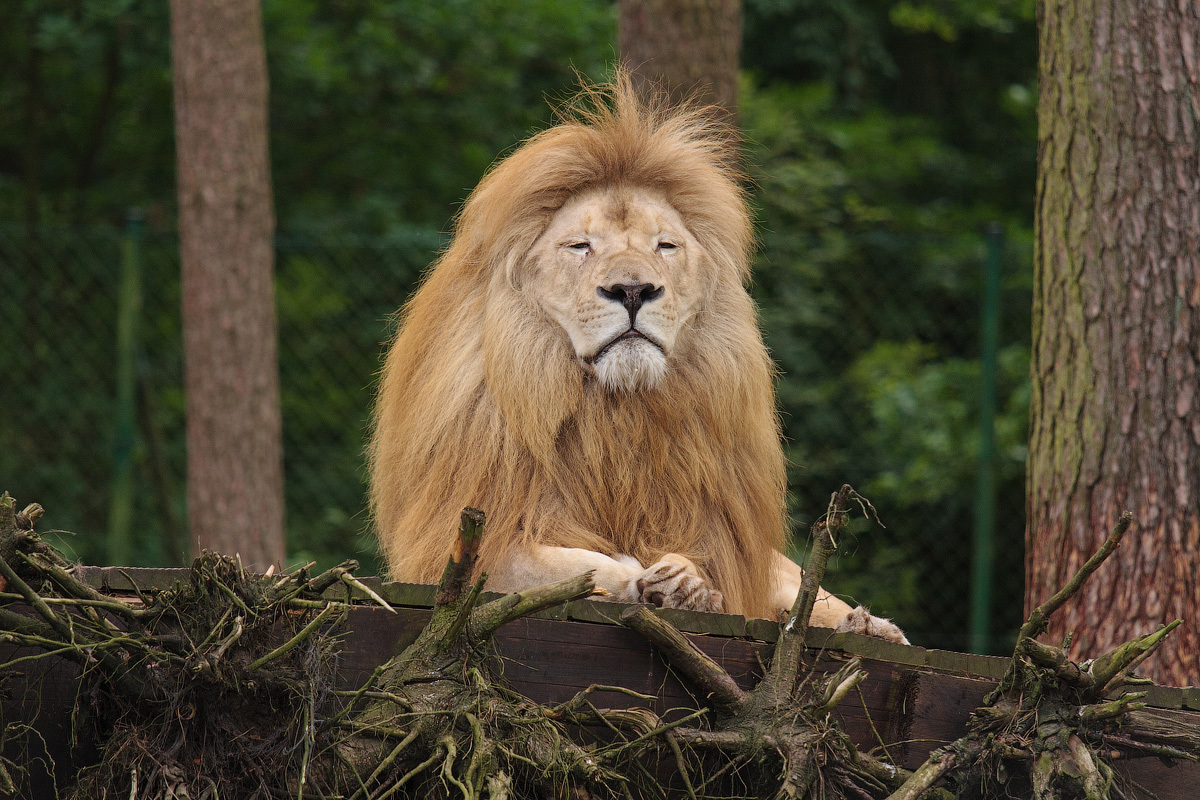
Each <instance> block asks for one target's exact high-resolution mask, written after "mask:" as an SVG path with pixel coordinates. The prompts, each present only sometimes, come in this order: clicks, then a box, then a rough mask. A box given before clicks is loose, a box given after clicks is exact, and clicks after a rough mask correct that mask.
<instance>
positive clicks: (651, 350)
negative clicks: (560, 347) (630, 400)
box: [592, 340, 667, 392]
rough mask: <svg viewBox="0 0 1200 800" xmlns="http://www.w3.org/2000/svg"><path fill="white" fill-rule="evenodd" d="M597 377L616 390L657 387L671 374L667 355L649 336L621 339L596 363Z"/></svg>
mask: <svg viewBox="0 0 1200 800" xmlns="http://www.w3.org/2000/svg"><path fill="white" fill-rule="evenodd" d="M592 366H593V368H594V369H595V370H596V377H597V378H599V379H600V383H601V384H602V385H603V386H604V388H605V389H608V390H609V391H612V392H637V391H641V390H644V389H653V388H654V387H655V386H657V385H658V384H659V383H661V382H662V380H663V378H664V377H665V376H666V374H667V358H666V356H665V355H663V352H662V350H659V349H658V347H656V346H655V345H654V344H651V343H650V342H648V341H645V340H641V341H638V340H630V341H625V342H618V343H617V344H615V345H613V346H612V347H609V348H608V349H607V350H606V351H605V352H604V355H603V356H601V358H600V359H599V360H597V361H596V362H595V363H594V364H593V365H592Z"/></svg>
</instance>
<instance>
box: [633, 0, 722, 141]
mask: <svg viewBox="0 0 1200 800" xmlns="http://www.w3.org/2000/svg"><path fill="white" fill-rule="evenodd" d="M619 6H620V19H619V21H618V24H617V50H618V52H619V53H620V54H621V63H622V64H624V65H625V67H626V68H627V69H629V71H630V72H631V73H632V74H633V76H634V80H635V81H637V82H638V84H639V85H640V86H641V87H643V88H651V89H653V88H658V87H661V88H665V89H666V90H667V91H668V92H669V93H670V96H671V99H672V100H673V101H674V102H679V101H680V100H682V99H684V98H686V97H689V96H692V95H693V93H694V94H695V96H697V97H698V98H699V99H700V100H701V101H702V102H704V103H711V104H714V105H717V106H720V107H722V108H724V109H725V110H726V111H728V112H729V114H730V116H731V118H734V119H736V117H737V94H738V59H739V57H740V55H741V50H742V4H741V0H620V3H619Z"/></svg>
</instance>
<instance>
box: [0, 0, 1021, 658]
mask: <svg viewBox="0 0 1200 800" xmlns="http://www.w3.org/2000/svg"><path fill="white" fill-rule="evenodd" d="M744 10H745V18H746V22H745V39H744V50H743V57H742V63H743V91H742V96H741V104H742V110H741V122H742V125H743V128H744V130H745V135H746V138H747V148H746V150H747V155H748V163H749V164H750V169H751V172H752V174H753V178H754V182H755V186H754V204H755V208H756V210H757V213H758V220H759V231H760V241H761V247H760V253H759V257H758V261H757V264H756V269H755V273H754V287H753V291H754V294H755V297H756V298H757V300H758V302H759V304H760V308H761V312H762V320H763V326H764V330H765V335H766V337H767V341H768V344H769V345H770V347H771V350H772V353H773V354H774V357H775V359H776V361H777V363H778V365H779V369H780V376H779V382H778V389H779V401H780V409H781V412H782V415H783V424H784V429H785V433H786V436H787V446H788V453H789V457H790V459H791V462H792V465H793V466H792V469H791V473H790V475H791V497H790V500H791V507H792V509H793V519H794V522H795V524H796V530H797V531H800V532H803V531H805V530H806V529H807V525H808V524H809V523H811V521H812V520H813V518H814V517H815V516H817V515H818V514H820V513H821V512H822V511H823V510H824V508H825V504H826V502H827V500H828V496H829V492H831V491H832V490H833V489H835V488H836V487H837V486H838V485H840V484H841V483H842V482H844V481H848V482H850V483H852V484H854V485H855V486H856V487H857V488H858V489H860V490H861V491H862V492H863V493H864V494H866V495H867V496H868V497H870V498H871V499H872V500H873V501H874V503H875V505H876V507H877V508H878V510H879V514H880V516H881V518H882V519H883V522H884V523H885V524H886V525H887V527H886V528H881V527H880V526H878V525H872V526H866V525H861V526H858V527H857V528H856V530H855V533H854V535H853V536H852V537H851V539H850V540H849V541H844V542H842V543H841V545H842V550H841V555H840V556H839V557H838V559H837V561H836V563H835V564H834V565H833V568H834V570H835V572H834V573H833V574H832V575H831V577H830V578H829V580H828V584H829V586H830V587H831V588H832V589H833V590H835V591H838V592H840V593H844V594H849V595H853V597H854V598H856V599H857V600H859V601H861V602H866V603H870V604H872V605H873V606H874V608H875V609H876V611H877V612H879V613H883V614H887V615H889V616H893V617H895V618H896V619H897V621H898V622H899V623H900V624H901V625H902V626H904V627H905V628H906V630H907V631H908V632H909V635H910V638H912V639H913V640H914V641H915V642H917V643H920V644H926V645H929V646H942V647H949V648H955V649H963V648H965V647H966V646H967V641H966V636H965V627H966V609H967V602H968V601H967V592H968V580H969V573H970V558H971V535H972V528H973V524H974V521H973V510H972V509H973V499H974V486H975V479H976V473H977V468H978V411H979V397H978V395H979V389H978V381H979V361H978V355H979V327H980V323H979V315H980V298H981V295H982V285H983V272H982V264H983V258H984V236H983V232H984V229H985V226H986V224H987V223H989V222H991V221H998V222H1000V223H1002V224H1003V226H1004V229H1005V231H1006V240H1005V251H1004V279H1003V291H1002V311H1001V325H1002V329H1001V344H1002V349H1001V358H1000V363H1001V372H1000V394H999V411H1000V415H999V418H998V420H997V427H996V431H997V454H996V468H997V480H998V484H997V485H998V500H997V509H998V511H997V542H996V553H997V562H996V570H997V572H996V585H997V592H996V598H995V601H994V603H993V608H994V623H993V630H994V631H995V632H996V636H995V641H994V642H993V643H992V646H991V647H990V648H989V649H991V650H993V651H1000V650H1002V649H1003V647H1004V644H1005V642H1006V640H1007V637H1010V636H1011V633H1012V632H1013V631H1015V628H1016V626H1017V624H1018V623H1019V620H1020V615H1021V590H1022V560H1021V559H1022V545H1021V542H1022V534H1023V528H1024V500H1023V495H1024V460H1025V441H1026V427H1027V417H1028V397H1029V389H1028V382H1029V379H1028V353H1029V306H1030V302H1029V295H1030V279H1031V268H1030V263H1031V246H1030V242H1031V238H1032V223H1031V221H1032V217H1033V213H1032V204H1033V185H1034V159H1035V131H1034V124H1035V107H1036V103H1035V99H1036V95H1037V92H1036V87H1035V85H1034V81H1035V74H1036V73H1035V64H1036V60H1035V55H1036V35H1035V28H1034V21H1033V3H1032V0H1020V1H1017V2H1007V1H1006V0H990V1H989V2H982V3H975V2H970V0H940V1H939V0H930V2H893V1H891V0H746V2H745V8H744ZM264 17H265V27H266V43H267V55H268V64H269V69H270V77H271V125H272V129H271V150H272V169H273V179H274V186H275V200H276V211H277V216H278V230H279V240H278V248H277V252H278V256H277V258H278V261H277V280H276V287H277V310H278V315H279V325H280V356H281V365H280V369H281V379H282V387H283V403H284V408H283V413H284V426H285V461H286V472H287V495H288V528H289V553H290V555H291V556H293V557H294V558H295V559H297V560H299V559H314V560H316V561H318V562H320V563H322V564H328V563H330V562H333V561H336V560H340V559H341V558H344V557H346V556H348V555H354V554H357V556H358V557H359V558H361V559H362V560H363V561H364V562H365V564H366V566H367V569H368V570H371V568H373V567H377V566H378V563H377V561H376V560H375V559H376V556H375V553H374V549H373V544H372V540H371V536H370V534H369V532H368V531H367V530H366V525H367V519H366V516H365V513H364V510H363V504H362V495H363V471H362V446H363V439H364V431H365V425H366V420H367V414H368V408H369V403H370V397H371V384H372V381H373V380H374V374H375V371H376V369H377V368H378V356H379V352H380V346H381V344H382V343H383V341H384V340H385V339H386V337H387V335H388V330H389V324H390V323H389V320H388V316H389V314H390V313H391V312H392V311H394V310H395V309H396V308H397V307H398V306H399V305H400V304H401V303H402V302H403V301H404V299H405V297H406V296H407V294H408V292H409V291H410V290H411V288H412V287H413V285H414V283H415V281H416V280H417V279H418V278H419V276H420V274H421V271H422V270H423V269H424V268H425V266H427V264H428V263H429V261H430V260H431V259H432V257H433V256H434V254H435V253H436V251H437V249H438V247H440V246H441V244H442V243H443V242H444V235H445V232H446V231H447V230H448V229H449V226H450V222H451V219H452V217H453V214H454V212H455V211H456V209H457V208H458V206H459V204H460V203H461V202H462V200H463V199H464V198H465V196H466V194H467V193H468V192H469V191H470V189H471V187H473V186H474V184H475V183H476V181H477V180H478V179H479V177H480V175H481V174H482V173H483V171H484V170H485V169H486V168H487V166H488V165H489V164H490V163H491V162H492V161H493V160H494V159H495V158H496V157H497V156H498V155H500V154H503V153H504V152H505V151H507V150H508V149H510V148H511V147H512V146H513V145H514V144H515V143H517V142H519V141H520V140H521V139H522V138H524V137H525V136H527V135H528V134H529V133H531V132H532V131H535V130H537V129H539V128H540V127H542V126H544V125H546V124H547V123H548V122H550V121H551V120H552V110H551V107H552V104H553V101H554V100H555V99H556V98H558V99H561V98H564V97H566V96H569V94H570V92H571V89H572V87H573V86H575V85H576V84H577V75H576V72H578V74H579V75H582V76H585V77H587V78H590V79H593V80H595V79H603V78H604V77H605V76H606V75H607V74H609V70H610V68H611V63H612V62H613V61H614V59H615V56H616V53H615V41H616V35H615V25H616V22H615V20H616V11H615V7H614V5H613V4H612V3H609V2H601V1H600V0H440V1H439V2H436V3H434V2H428V1H427V0H334V1H332V2H322V3H317V2H308V1H306V0H266V2H264ZM0 52H3V53H5V54H6V55H5V62H6V64H5V67H4V69H3V71H0V119H2V120H5V124H3V125H0V275H2V276H3V277H2V280H3V284H4V292H3V293H0V485H2V486H3V488H7V489H9V490H10V491H11V492H12V493H13V494H14V495H15V496H16V497H17V499H18V501H21V502H24V501H31V500H37V501H39V502H41V503H43V504H44V505H45V506H46V507H47V509H48V513H47V517H46V522H47V523H48V524H49V526H50V527H59V528H63V529H67V530H71V531H74V532H76V535H74V536H64V537H63V540H62V541H63V542H64V544H65V545H66V546H67V547H68V548H69V549H70V550H71V551H73V553H74V554H75V555H76V556H78V557H79V558H81V559H83V560H85V561H88V562H92V563H106V561H107V560H108V559H109V557H110V552H109V550H108V548H107V547H106V541H105V531H106V527H107V521H108V507H109V501H110V500H109V498H110V492H111V487H110V484H111V480H112V478H111V476H112V472H113V458H114V456H113V451H114V441H115V422H114V419H115V399H114V395H115V388H114V379H113V366H112V365H113V364H114V363H115V359H116V354H115V348H116V322H115V319H116V298H117V294H118V285H119V282H118V276H119V274H120V272H121V269H120V265H121V263H122V258H128V257H129V254H130V252H131V249H130V248H133V249H132V252H134V253H135V254H136V257H137V259H138V261H139V263H140V265H141V296H142V302H141V313H140V316H139V318H138V341H139V345H138V349H139V358H138V364H139V368H138V374H139V388H140V392H139V401H138V416H137V420H138V422H137V440H136V441H137V444H136V448H135V451H134V454H133V458H134V460H135V461H136V465H137V469H138V471H137V481H138V483H137V487H138V490H137V495H136V502H137V506H136V508H137V514H138V517H137V524H136V529H135V531H134V548H135V549H134V553H133V558H132V560H133V561H136V562H137V563H140V564H146V565H154V564H163V563H168V561H169V558H170V557H169V555H168V554H169V553H170V552H171V548H170V546H169V544H168V542H169V541H170V537H171V536H175V537H179V536H181V535H182V534H181V531H182V530H184V529H185V528H184V525H183V522H182V520H183V518H184V514H185V509H184V508H183V491H182V489H183V480H184V454H183V439H184V437H183V398H182V388H181V371H182V368H181V364H180V339H179V337H180V334H179V296H178V293H179V288H178V287H179V283H178V260H177V259H178V256H177V252H176V243H175V241H174V238H173V235H172V231H173V228H174V219H175V212H174V191H175V183H174V163H175V162H174V150H173V145H174V142H173V133H172V124H173V116H172V108H171V71H170V70H171V64H170V52H169V26H168V19H167V7H166V4H163V3H158V2H149V1H148V0H89V2H86V3H70V2H62V1H61V0H23V2H18V3H12V4H9V5H6V6H5V7H4V9H2V10H0ZM548 101H549V102H548ZM134 207H137V208H140V209H144V210H145V215H146V220H147V221H146V225H145V229H144V231H143V232H142V233H141V234H140V236H139V237H137V238H136V243H135V242H134V237H133V236H131V235H130V234H129V232H128V228H127V227H126V223H125V219H126V215H127V213H128V210H129V209H130V208H134ZM123 246H125V247H126V250H124V251H123V250H122V247H123ZM800 540H801V543H802V540H803V536H801V537H800Z"/></svg>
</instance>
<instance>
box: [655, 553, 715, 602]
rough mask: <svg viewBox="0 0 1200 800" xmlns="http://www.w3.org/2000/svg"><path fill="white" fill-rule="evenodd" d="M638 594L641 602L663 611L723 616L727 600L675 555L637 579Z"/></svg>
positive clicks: (671, 554)
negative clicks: (711, 613) (721, 612)
mask: <svg viewBox="0 0 1200 800" xmlns="http://www.w3.org/2000/svg"><path fill="white" fill-rule="evenodd" d="M634 594H635V595H636V596H637V598H638V600H639V601H640V602H643V603H653V604H654V605H656V606H658V607H659V608H683V609H687V610H689V611H715V612H720V611H721V610H722V609H723V608H724V607H725V598H724V596H722V594H721V593H720V592H718V591H717V590H716V589H714V588H712V587H711V586H709V584H708V582H707V581H705V580H704V578H702V577H700V573H699V572H698V571H697V570H696V566H695V565H694V564H693V563H692V562H691V561H689V560H687V559H686V558H684V557H683V556H680V555H676V554H674V553H669V554H667V555H665V556H663V558H662V560H660V561H658V562H657V563H655V564H651V565H650V566H649V567H647V568H646V570H645V571H644V572H643V573H642V574H641V575H639V576H638V577H637V578H636V579H635V581H634Z"/></svg>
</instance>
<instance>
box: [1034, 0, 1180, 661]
mask: <svg viewBox="0 0 1200 800" xmlns="http://www.w3.org/2000/svg"><path fill="white" fill-rule="evenodd" d="M1039 10H1040V17H1041V19H1040V26H1039V27H1040V45H1041V47H1040V51H1041V55H1040V62H1041V63H1040V72H1041V98H1040V106H1039V139H1040V141H1039V158H1038V188H1037V236H1038V247H1037V251H1036V254H1035V264H1034V283H1035V289H1034V313H1033V326H1034V329H1033V365H1032V370H1033V398H1032V404H1031V405H1032V412H1031V425H1030V453H1029V472H1028V516H1027V520H1028V528H1027V532H1026V564H1025V568H1026V585H1027V588H1026V597H1025V609H1026V613H1028V612H1029V611H1030V610H1031V609H1032V608H1033V607H1034V606H1036V605H1037V604H1038V603H1040V602H1042V601H1043V600H1045V599H1046V598H1047V597H1049V596H1050V595H1051V594H1052V593H1053V592H1054V591H1055V590H1056V589H1057V588H1058V587H1059V586H1061V585H1062V584H1063V583H1065V581H1066V579H1067V578H1068V577H1069V576H1070V575H1071V574H1072V573H1074V572H1075V571H1076V570H1078V569H1079V567H1080V565H1081V564H1082V563H1083V562H1084V560H1086V559H1087V557H1088V555H1089V553H1091V552H1092V551H1093V550H1095V549H1096V547H1097V545H1098V544H1099V543H1100V542H1101V541H1103V539H1104V538H1105V536H1106V535H1107V533H1108V531H1109V529H1111V528H1112V527H1113V526H1114V525H1115V523H1116V522H1117V519H1118V517H1119V516H1120V514H1121V512H1122V510H1124V509H1127V508H1128V509H1129V510H1131V511H1132V512H1133V515H1134V523H1133V525H1134V528H1133V529H1132V530H1131V532H1130V535H1129V536H1128V537H1126V542H1125V544H1124V545H1123V546H1122V548H1121V549H1120V550H1119V551H1118V552H1117V553H1116V554H1114V556H1113V557H1112V558H1111V559H1110V561H1109V563H1108V564H1106V565H1105V566H1104V568H1103V569H1102V570H1101V572H1100V574H1099V575H1098V576H1097V579H1096V580H1094V581H1092V582H1091V583H1089V584H1088V585H1087V586H1086V587H1085V588H1084V590H1083V591H1082V592H1081V593H1080V594H1079V596H1078V597H1076V598H1075V599H1074V600H1072V601H1071V602H1070V603H1068V604H1067V605H1066V606H1065V607H1064V608H1063V609H1062V611H1061V612H1059V614H1057V615H1055V617H1054V618H1052V620H1051V625H1050V639H1051V640H1055V639H1057V640H1061V638H1062V637H1063V635H1064V634H1065V633H1066V632H1067V631H1074V632H1075V638H1074V644H1073V647H1072V651H1073V653H1074V654H1075V655H1076V656H1079V655H1088V656H1094V655H1098V654H1099V653H1101V652H1103V651H1105V650H1107V649H1109V648H1111V647H1113V646H1115V645H1117V644H1119V643H1121V642H1123V641H1125V640H1127V639H1131V638H1133V637H1135V636H1137V635H1140V634H1145V633H1147V632H1149V631H1151V630H1153V629H1155V628H1156V627H1158V626H1159V625H1161V624H1163V623H1166V622H1169V621H1171V620H1174V619H1176V618H1182V619H1185V620H1186V624H1185V625H1184V626H1182V627H1181V628H1180V629H1179V630H1178V631H1177V632H1176V634H1175V635H1174V636H1172V637H1170V638H1169V639H1168V640H1167V642H1166V644H1164V645H1163V647H1162V650H1161V651H1160V653H1159V655H1158V656H1157V657H1156V658H1155V659H1154V660H1153V661H1152V662H1149V663H1148V664H1147V665H1146V666H1145V668H1144V669H1145V671H1146V673H1147V674H1150V675H1153V676H1154V677H1155V678H1156V679H1157V680H1159V681H1162V682H1167V683H1176V684H1181V683H1195V682H1197V678H1198V675H1197V672H1196V664H1197V657H1198V656H1200V625H1198V623H1200V580H1198V577H1197V573H1198V571H1200V520H1198V516H1197V500H1198V499H1200V410H1198V409H1197V404H1196V401H1197V395H1198V392H1197V389H1198V388H1200V387H1198V386H1197V380H1198V379H1200V375H1198V374H1197V362H1198V361H1200V269H1198V263H1197V262H1198V261H1200V136H1198V135H1197V125H1198V124H1200V122H1198V114H1200V106H1198V105H1197V103H1198V102H1200V101H1198V100H1197V98H1200V45H1198V44H1197V42H1200V6H1197V5H1196V4H1194V3H1183V2H1179V3H1176V2H1171V3H1167V2H1164V1H1163V0H1158V1H1157V2H1145V1H1144V0H1115V2H1110V3H1100V4H1093V3H1088V2H1083V0H1045V2H1043V3H1042V4H1041V5H1040V6H1039Z"/></svg>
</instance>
